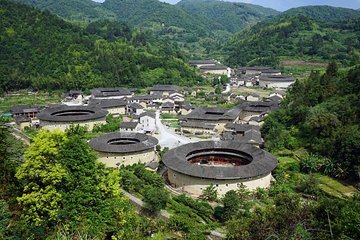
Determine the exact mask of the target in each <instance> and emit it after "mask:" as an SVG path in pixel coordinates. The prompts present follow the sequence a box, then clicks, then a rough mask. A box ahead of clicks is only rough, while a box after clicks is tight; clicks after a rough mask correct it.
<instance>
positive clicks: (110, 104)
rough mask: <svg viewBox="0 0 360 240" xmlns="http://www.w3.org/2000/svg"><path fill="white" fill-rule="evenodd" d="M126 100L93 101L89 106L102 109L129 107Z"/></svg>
mask: <svg viewBox="0 0 360 240" xmlns="http://www.w3.org/2000/svg"><path fill="white" fill-rule="evenodd" d="M127 103H128V102H127V100H126V99H91V100H90V103H89V106H95V107H100V108H114V107H125V106H126V105H127Z"/></svg>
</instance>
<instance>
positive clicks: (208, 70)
mask: <svg viewBox="0 0 360 240" xmlns="http://www.w3.org/2000/svg"><path fill="white" fill-rule="evenodd" d="M200 71H201V72H203V73H204V74H214V75H226V76H227V77H230V76H231V68H229V67H227V66H223V65H214V66H202V67H200Z"/></svg>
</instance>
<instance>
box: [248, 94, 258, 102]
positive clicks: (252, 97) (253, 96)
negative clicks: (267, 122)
mask: <svg viewBox="0 0 360 240" xmlns="http://www.w3.org/2000/svg"><path fill="white" fill-rule="evenodd" d="M245 99H246V101H249V102H258V101H259V100H260V95H259V94H256V93H252V94H249V95H247V96H246V98H245Z"/></svg>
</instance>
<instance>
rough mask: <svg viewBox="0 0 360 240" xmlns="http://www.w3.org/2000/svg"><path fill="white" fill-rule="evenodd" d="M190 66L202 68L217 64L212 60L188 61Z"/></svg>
mask: <svg viewBox="0 0 360 240" xmlns="http://www.w3.org/2000/svg"><path fill="white" fill-rule="evenodd" d="M189 64H190V65H193V66H196V67H197V68H200V67H203V66H214V65H215V64H217V62H215V61H214V60H210V59H205V60H190V61H189Z"/></svg>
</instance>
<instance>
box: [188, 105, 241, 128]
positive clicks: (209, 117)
mask: <svg viewBox="0 0 360 240" xmlns="http://www.w3.org/2000/svg"><path fill="white" fill-rule="evenodd" d="M240 113H241V109H240V108H238V107H235V108H216V107H199V108H195V109H194V110H192V111H191V113H189V114H188V115H185V116H183V117H182V118H181V120H182V121H185V122H198V123H201V124H205V123H207V124H214V125H216V127H215V129H217V131H219V132H222V130H223V129H224V126H225V124H227V123H235V122H238V121H239V119H240Z"/></svg>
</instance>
